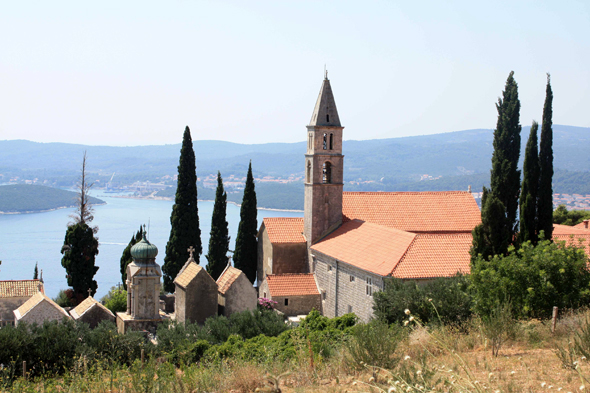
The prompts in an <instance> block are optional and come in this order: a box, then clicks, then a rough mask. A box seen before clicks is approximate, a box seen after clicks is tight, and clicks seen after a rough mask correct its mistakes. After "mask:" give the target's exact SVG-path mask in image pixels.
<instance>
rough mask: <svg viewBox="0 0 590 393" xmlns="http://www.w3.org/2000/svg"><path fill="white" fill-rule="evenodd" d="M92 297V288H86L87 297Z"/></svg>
mask: <svg viewBox="0 0 590 393" xmlns="http://www.w3.org/2000/svg"><path fill="white" fill-rule="evenodd" d="M91 296H92V288H88V297H91Z"/></svg>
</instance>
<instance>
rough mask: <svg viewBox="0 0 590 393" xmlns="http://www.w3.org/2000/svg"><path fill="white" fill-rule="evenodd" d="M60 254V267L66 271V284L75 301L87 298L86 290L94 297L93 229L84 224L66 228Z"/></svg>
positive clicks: (94, 245) (96, 245) (95, 253)
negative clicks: (89, 290) (90, 290)
mask: <svg viewBox="0 0 590 393" xmlns="http://www.w3.org/2000/svg"><path fill="white" fill-rule="evenodd" d="M61 253H62V254H63V257H62V259H61V265H62V266H63V267H64V269H66V278H67V282H68V285H69V286H70V287H72V289H73V290H74V296H75V298H76V301H77V302H79V301H80V300H82V299H85V298H86V297H88V288H90V289H92V294H93V295H94V294H95V293H96V288H98V284H97V283H96V280H94V279H93V278H94V275H95V274H96V272H97V271H98V266H95V265H94V262H95V258H96V255H97V254H98V239H96V238H95V237H94V230H93V228H91V227H89V226H88V224H86V223H84V222H79V223H76V224H72V225H70V226H68V229H67V230H66V236H65V239H64V245H63V246H62V249H61Z"/></svg>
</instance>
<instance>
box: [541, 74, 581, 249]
mask: <svg viewBox="0 0 590 393" xmlns="http://www.w3.org/2000/svg"><path fill="white" fill-rule="evenodd" d="M539 170H540V177H539V201H538V211H539V213H538V215H539V224H538V227H539V231H544V232H545V237H546V238H547V239H551V237H552V235H553V220H552V218H553V189H552V183H553V91H552V90H551V78H550V76H549V74H547V88H546V92H545V104H544V106H543V124H542V125H541V144H540V147H539ZM569 192H575V191H569Z"/></svg>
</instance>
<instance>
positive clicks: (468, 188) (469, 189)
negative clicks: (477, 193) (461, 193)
mask: <svg viewBox="0 0 590 393" xmlns="http://www.w3.org/2000/svg"><path fill="white" fill-rule="evenodd" d="M467 192H468V193H470V194H471V184H470V185H469V187H467Z"/></svg>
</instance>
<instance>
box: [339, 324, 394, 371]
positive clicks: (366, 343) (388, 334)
mask: <svg viewBox="0 0 590 393" xmlns="http://www.w3.org/2000/svg"><path fill="white" fill-rule="evenodd" d="M404 337H405V334H404V332H403V330H402V327H401V326H400V325H397V324H393V325H391V326H389V325H387V323H385V322H383V321H379V320H373V321H371V322H369V323H367V324H364V323H362V324H359V325H357V326H355V327H354V328H353V329H352V339H351V340H350V341H349V342H348V344H347V347H348V352H349V353H350V361H351V365H352V366H353V367H355V368H362V367H364V365H365V364H366V365H369V366H375V367H381V368H385V369H392V368H394V367H395V366H396V365H397V364H398V363H399V361H400V360H401V356H400V355H398V354H397V353H396V351H397V347H398V346H399V344H400V343H401V342H402V340H403V339H404Z"/></svg>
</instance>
